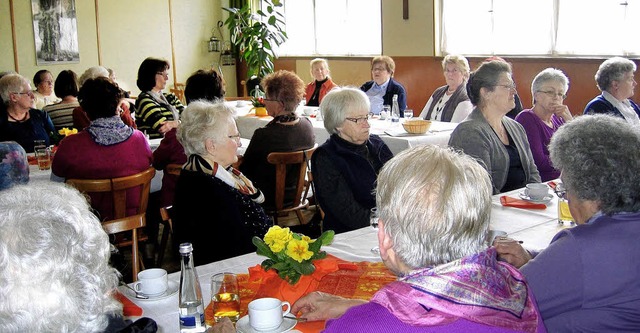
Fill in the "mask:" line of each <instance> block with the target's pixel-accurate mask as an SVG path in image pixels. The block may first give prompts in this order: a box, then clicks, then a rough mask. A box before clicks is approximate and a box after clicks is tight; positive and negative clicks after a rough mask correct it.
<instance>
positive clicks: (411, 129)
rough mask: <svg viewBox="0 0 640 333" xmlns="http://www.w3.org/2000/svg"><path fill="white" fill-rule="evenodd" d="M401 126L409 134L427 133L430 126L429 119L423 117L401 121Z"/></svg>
mask: <svg viewBox="0 0 640 333" xmlns="http://www.w3.org/2000/svg"><path fill="white" fill-rule="evenodd" d="M402 127H404V130H405V131H407V133H411V134H424V133H427V131H428V130H429V127H431V121H430V120H424V119H411V120H407V121H405V122H404V123H402Z"/></svg>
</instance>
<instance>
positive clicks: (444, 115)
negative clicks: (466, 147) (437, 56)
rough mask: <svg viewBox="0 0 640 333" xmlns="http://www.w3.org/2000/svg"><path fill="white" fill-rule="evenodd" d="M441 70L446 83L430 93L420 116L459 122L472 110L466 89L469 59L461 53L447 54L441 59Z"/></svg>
mask: <svg viewBox="0 0 640 333" xmlns="http://www.w3.org/2000/svg"><path fill="white" fill-rule="evenodd" d="M442 70H443V71H444V79H445V81H446V82H447V84H446V85H444V86H442V87H440V88H438V89H436V90H435V91H434V92H433V94H431V97H429V100H428V101H427V104H425V106H424V109H422V112H421V113H420V118H423V119H427V120H438V121H446V122H452V123H459V122H461V121H463V120H464V119H465V118H467V116H468V115H469V113H471V110H473V105H472V104H471V101H469V96H467V89H466V83H467V80H468V79H469V72H470V71H471V69H470V68H469V61H467V58H465V57H463V56H461V55H455V54H448V55H446V56H445V57H444V59H442Z"/></svg>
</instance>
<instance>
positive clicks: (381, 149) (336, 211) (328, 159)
mask: <svg viewBox="0 0 640 333" xmlns="http://www.w3.org/2000/svg"><path fill="white" fill-rule="evenodd" d="M320 110H321V112H322V118H323V119H324V127H325V128H326V129H327V132H329V133H330V134H331V136H330V137H329V139H328V140H327V141H326V142H325V143H323V144H322V145H321V146H320V147H318V149H317V150H316V152H315V153H314V154H313V156H312V158H311V169H312V170H313V178H314V183H315V189H316V196H317V199H318V202H319V204H320V207H322V210H323V211H324V212H325V218H324V222H323V223H324V228H325V229H331V230H333V231H335V232H336V233H340V232H345V231H349V230H354V229H358V228H362V227H365V226H367V225H369V210H370V209H371V208H372V207H374V206H375V197H374V196H373V194H372V191H373V189H374V187H375V181H376V178H377V176H378V172H379V171H380V168H382V166H383V165H384V164H385V163H386V162H387V161H388V160H390V159H391V158H392V157H393V154H392V153H391V151H390V150H389V147H387V145H386V144H385V143H384V141H382V139H380V137H379V136H377V135H374V134H370V133H369V129H370V125H369V99H368V98H367V95H365V93H364V92H362V91H360V90H358V89H355V88H342V89H340V88H336V89H334V90H332V91H331V92H329V93H328V94H327V96H325V97H324V99H323V100H322V103H320Z"/></svg>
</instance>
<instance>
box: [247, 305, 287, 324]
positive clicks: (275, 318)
mask: <svg viewBox="0 0 640 333" xmlns="http://www.w3.org/2000/svg"><path fill="white" fill-rule="evenodd" d="M283 306H286V307H287V309H286V310H284V311H283V310H282V307H283ZM290 310H291V304H289V302H286V301H285V302H283V301H280V300H279V299H277V298H258V299H256V300H253V301H251V303H249V323H250V324H251V327H253V328H254V329H256V330H258V331H270V330H274V329H276V328H277V327H278V326H280V324H282V320H283V319H282V317H284V316H286V315H287V314H289V311H290Z"/></svg>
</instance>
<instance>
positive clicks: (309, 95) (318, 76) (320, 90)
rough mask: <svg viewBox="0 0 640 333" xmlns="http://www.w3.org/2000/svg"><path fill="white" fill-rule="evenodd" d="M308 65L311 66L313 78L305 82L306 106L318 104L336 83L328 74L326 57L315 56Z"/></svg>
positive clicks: (329, 71)
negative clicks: (311, 80)
mask: <svg viewBox="0 0 640 333" xmlns="http://www.w3.org/2000/svg"><path fill="white" fill-rule="evenodd" d="M309 66H310V67H311V69H310V71H311V76H312V77H313V78H314V80H313V82H310V83H309V84H307V88H306V89H305V93H304V96H305V97H304V99H305V100H306V101H307V103H306V105H307V106H319V105H320V102H322V99H323V98H324V96H325V95H327V93H328V92H329V91H331V89H333V88H335V87H337V86H338V85H336V84H335V83H333V81H331V77H330V76H329V73H331V70H329V63H328V62H327V59H322V58H315V59H313V60H311V62H310V63H309Z"/></svg>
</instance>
